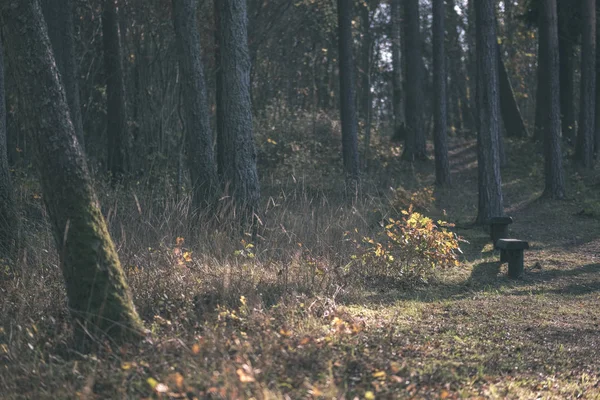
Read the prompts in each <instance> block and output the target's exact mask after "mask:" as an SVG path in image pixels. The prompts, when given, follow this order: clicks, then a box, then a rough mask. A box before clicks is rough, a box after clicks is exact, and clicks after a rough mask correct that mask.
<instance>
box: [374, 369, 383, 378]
mask: <svg viewBox="0 0 600 400" xmlns="http://www.w3.org/2000/svg"><path fill="white" fill-rule="evenodd" d="M373 378H378V379H385V371H375V372H373Z"/></svg>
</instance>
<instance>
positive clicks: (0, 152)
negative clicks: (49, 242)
mask: <svg viewBox="0 0 600 400" xmlns="http://www.w3.org/2000/svg"><path fill="white" fill-rule="evenodd" d="M5 99H6V92H5V89H4V55H3V49H2V44H1V43H0V258H4V259H6V260H7V261H9V262H12V261H15V260H14V259H13V258H14V250H15V243H16V238H17V237H18V233H19V229H18V220H17V214H16V205H15V201H14V196H13V187H12V182H11V178H10V171H9V169H8V152H7V148H6V101H5Z"/></svg>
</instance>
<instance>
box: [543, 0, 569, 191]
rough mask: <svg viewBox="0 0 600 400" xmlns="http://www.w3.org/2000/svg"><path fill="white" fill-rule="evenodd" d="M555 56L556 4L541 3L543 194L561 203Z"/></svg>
mask: <svg viewBox="0 0 600 400" xmlns="http://www.w3.org/2000/svg"><path fill="white" fill-rule="evenodd" d="M558 59H559V54H558V18H557V15H556V0H544V1H543V7H542V12H541V13H540V22H539V61H538V74H539V79H538V81H539V82H543V84H542V85H541V86H540V89H539V92H538V93H539V95H540V96H542V97H543V98H544V99H547V101H545V102H543V103H542V104H543V105H544V108H543V109H542V110H541V115H542V123H543V124H542V126H541V129H542V130H543V135H544V174H545V189H544V194H545V196H548V197H550V198H554V199H562V198H563V197H564V195H565V183H564V177H563V166H562V153H561V149H560V129H561V128H560V93H559V92H560V82H559V61H558Z"/></svg>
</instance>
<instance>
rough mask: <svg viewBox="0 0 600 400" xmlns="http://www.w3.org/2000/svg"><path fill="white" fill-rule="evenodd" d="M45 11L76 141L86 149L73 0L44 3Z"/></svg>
mask: <svg viewBox="0 0 600 400" xmlns="http://www.w3.org/2000/svg"><path fill="white" fill-rule="evenodd" d="M42 10H43V12H44V18H45V20H46V25H47V26H48V36H49V37H50V43H52V51H53V52H54V58H55V59H56V65H57V67H58V71H59V72H60V76H61V79H62V82H63V86H64V87H65V91H66V92H67V102H68V103H69V112H70V115H71V121H72V122H73V125H74V126H75V132H76V133H77V139H78V140H79V143H80V144H81V147H82V148H84V139H83V122H82V119H81V104H80V101H79V77H78V73H77V63H76V62H75V34H74V32H73V3H72V1H71V0H44V1H42Z"/></svg>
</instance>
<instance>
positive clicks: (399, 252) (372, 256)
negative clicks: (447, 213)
mask: <svg viewBox="0 0 600 400" xmlns="http://www.w3.org/2000/svg"><path fill="white" fill-rule="evenodd" d="M452 226H453V225H452V224H449V223H447V222H444V221H437V223H434V222H433V220H432V219H431V218H429V217H426V216H424V215H422V214H420V213H418V212H415V211H414V210H413V208H412V206H411V207H409V209H408V211H406V210H403V211H402V218H400V219H398V220H394V219H391V218H390V219H388V220H387V221H386V225H385V226H383V229H382V230H380V231H379V232H377V233H376V234H375V235H373V237H363V238H362V239H361V240H356V239H355V240H353V243H354V244H355V245H356V250H357V252H356V254H354V255H353V256H352V258H353V259H354V260H356V261H355V262H354V263H353V265H355V266H356V265H358V266H359V268H360V271H359V272H360V274H361V275H363V276H365V275H375V276H387V277H392V278H397V279H400V280H401V281H403V282H406V283H411V282H417V281H424V282H426V281H427V280H428V278H430V277H431V275H432V273H433V272H434V271H435V270H436V269H441V268H450V267H455V266H458V265H459V261H458V253H460V247H459V242H460V238H459V237H458V236H456V234H454V233H453V232H451V231H449V230H448V228H449V227H452Z"/></svg>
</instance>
